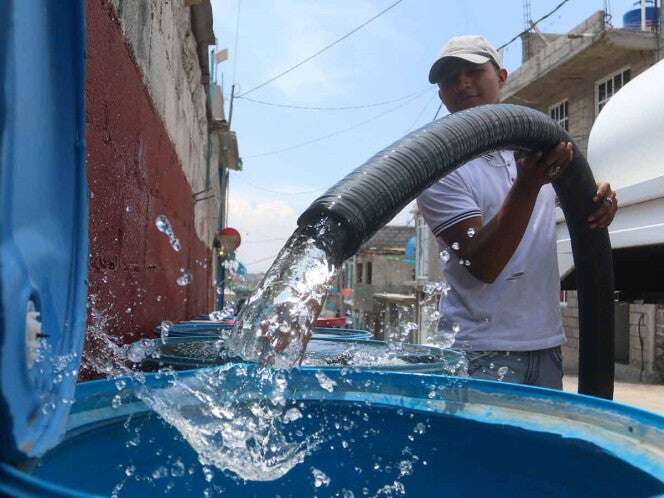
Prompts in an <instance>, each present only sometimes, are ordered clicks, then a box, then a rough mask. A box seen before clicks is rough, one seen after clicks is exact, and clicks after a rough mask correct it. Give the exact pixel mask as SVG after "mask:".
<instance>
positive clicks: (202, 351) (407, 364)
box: [143, 336, 466, 375]
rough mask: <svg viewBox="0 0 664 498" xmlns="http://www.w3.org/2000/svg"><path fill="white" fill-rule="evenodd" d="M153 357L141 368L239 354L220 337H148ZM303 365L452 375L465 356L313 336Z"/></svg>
mask: <svg viewBox="0 0 664 498" xmlns="http://www.w3.org/2000/svg"><path fill="white" fill-rule="evenodd" d="M148 349H149V350H150V351H151V352H153V354H152V357H151V358H148V359H147V360H146V361H145V362H144V363H143V366H144V368H146V369H148V370H156V369H159V368H164V367H171V368H173V369H175V370H189V369H193V368H205V367H211V366H218V365H225V364H227V363H229V362H233V361H235V362H237V361H239V358H233V357H229V356H228V353H227V351H226V349H225V347H224V341H223V339H220V338H219V337H214V336H211V337H176V338H171V337H169V338H168V339H166V340H163V339H155V340H153V341H151V344H150V345H149V346H148ZM302 366H303V367H315V368H323V367H336V368H360V369H373V370H386V371H394V372H419V373H435V374H448V375H455V374H459V373H462V372H464V371H465V370H464V369H465V366H466V363H465V358H464V355H463V354H462V353H460V352H458V351H455V350H451V349H446V350H443V349H440V348H437V347H431V346H423V345H419V344H404V345H403V346H402V348H401V349H400V350H398V351H392V350H390V348H389V347H388V345H387V344H386V343H385V342H383V341H369V340H365V339H355V340H353V339H336V338H328V337H315V336H314V337H313V338H312V339H311V340H310V341H309V344H308V345H307V350H306V353H305V356H304V360H303V361H302Z"/></svg>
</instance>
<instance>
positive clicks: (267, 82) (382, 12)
mask: <svg viewBox="0 0 664 498" xmlns="http://www.w3.org/2000/svg"><path fill="white" fill-rule="evenodd" d="M401 2H403V0H397V1H396V2H394V3H392V4H391V5H388V6H387V7H386V8H384V9H383V10H381V11H380V12H378V14H376V15H375V16H373V17H372V18H370V19H368V20H366V21H364V22H363V23H362V24H360V25H359V26H357V27H356V28H354V29H352V30H351V31H349V32H348V33H346V34H345V35H343V36H342V37H341V38H337V39H336V40H334V41H333V42H331V43H329V44H327V45H326V46H324V47H323V48H321V49H320V50H318V51H317V52H315V53H313V54H312V55H310V56H309V57H307V58H306V59H303V60H301V61H300V62H298V63H297V64H295V65H293V66H291V67H289V68H288V69H286V70H284V71H282V72H280V73H279V74H277V75H275V76H273V77H271V78H270V79H268V80H266V81H264V82H263V83H261V84H259V85H256V86H255V87H253V88H250V89H249V90H247V91H246V92H243V93H241V94H240V95H238V97H243V96H245V95H249V94H250V93H252V92H255V91H256V90H258V89H259V88H263V87H264V86H265V85H268V84H270V83H272V82H273V81H275V80H277V79H279V78H281V77H282V76H285V75H287V74H288V73H290V72H291V71H294V70H295V69H297V68H298V67H300V66H302V65H303V64H306V63H307V62H309V61H310V60H312V59H314V58H315V57H318V56H319V55H320V54H322V53H323V52H325V51H326V50H328V49H330V48H332V47H334V46H335V45H337V44H338V43H340V42H342V41H343V40H345V39H346V38H348V37H349V36H351V35H352V34H354V33H357V32H358V31H359V30H361V29H362V28H364V27H365V26H366V25H368V24H370V23H371V22H373V21H375V20H376V19H378V18H379V17H380V16H382V15H383V14H385V13H386V12H388V11H389V10H391V9H393V8H394V7H396V6H397V5H399V4H400V3H401Z"/></svg>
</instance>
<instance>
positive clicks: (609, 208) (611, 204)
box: [588, 182, 618, 228]
mask: <svg viewBox="0 0 664 498" xmlns="http://www.w3.org/2000/svg"><path fill="white" fill-rule="evenodd" d="M593 202H594V203H595V204H598V205H599V207H598V208H597V210H595V212H594V213H593V214H591V215H590V216H589V217H588V223H590V228H606V227H608V226H609V225H610V224H611V222H612V221H613V217H614V216H615V215H616V211H618V199H617V198H616V193H615V192H614V191H613V190H611V185H609V184H608V183H606V182H599V183H598V184H597V193H596V194H595V197H593Z"/></svg>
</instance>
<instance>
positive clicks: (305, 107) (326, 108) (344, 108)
mask: <svg viewBox="0 0 664 498" xmlns="http://www.w3.org/2000/svg"><path fill="white" fill-rule="evenodd" d="M427 91H429V88H428V87H427V88H424V89H422V90H420V91H417V92H413V93H409V94H408V95H404V96H403V97H399V98H396V99H392V100H384V101H382V102H374V103H372V104H362V105H346V106H313V105H298V104H279V103H276V102H267V101H265V100H257V99H252V98H250V97H242V96H237V97H236V98H237V99H242V100H247V101H249V102H254V103H255V104H262V105H268V106H272V107H281V108H285V109H303V110H307V111H350V110H356V109H369V108H371V107H380V106H383V105H388V104H395V103H396V102H401V101H403V100H407V99H409V98H410V97H414V96H416V95H421V94H423V93H425V92H427Z"/></svg>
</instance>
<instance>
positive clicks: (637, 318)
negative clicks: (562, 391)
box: [561, 291, 664, 382]
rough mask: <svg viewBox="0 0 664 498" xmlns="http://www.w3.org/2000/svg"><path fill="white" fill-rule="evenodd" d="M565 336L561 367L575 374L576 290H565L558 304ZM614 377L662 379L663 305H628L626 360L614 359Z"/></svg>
mask: <svg viewBox="0 0 664 498" xmlns="http://www.w3.org/2000/svg"><path fill="white" fill-rule="evenodd" d="M561 315H562V320H563V327H564V328H565V336H566V338H567V340H566V342H565V344H563V347H562V350H563V368H564V370H565V372H566V373H571V374H576V373H577V372H578V368H579V306H578V299H577V293H576V291H568V292H567V304H566V305H564V306H562V307H561ZM616 379H617V380H624V381H643V382H657V381H661V380H664V306H662V305H656V304H639V303H631V304H630V305H629V363H628V364H622V363H616Z"/></svg>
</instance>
